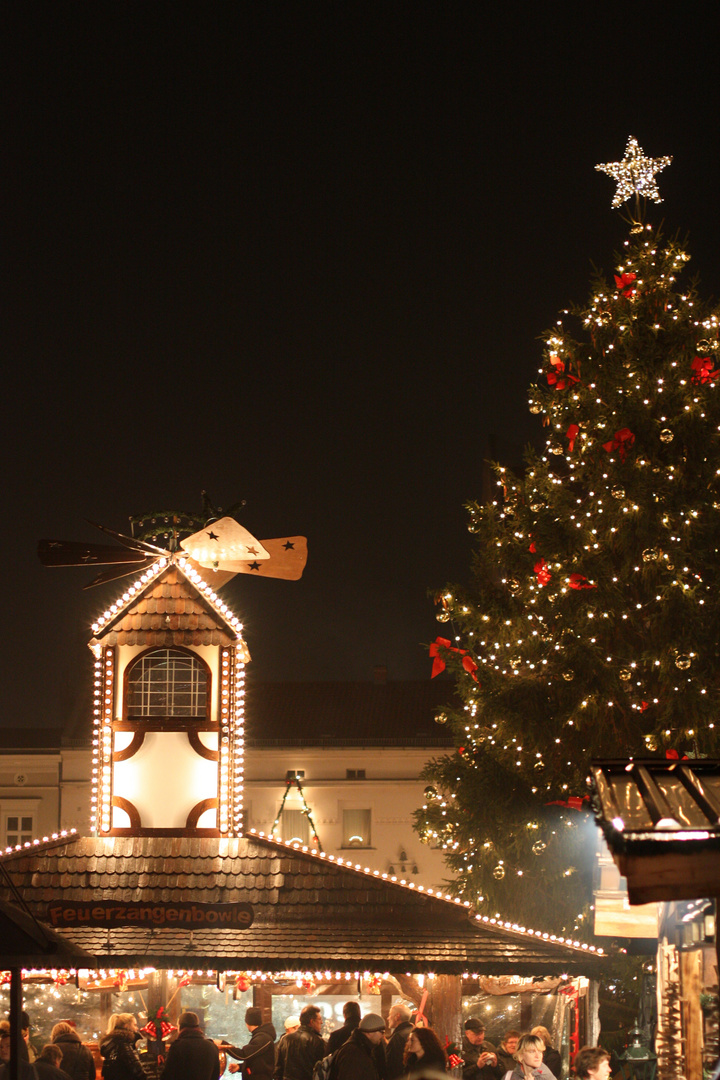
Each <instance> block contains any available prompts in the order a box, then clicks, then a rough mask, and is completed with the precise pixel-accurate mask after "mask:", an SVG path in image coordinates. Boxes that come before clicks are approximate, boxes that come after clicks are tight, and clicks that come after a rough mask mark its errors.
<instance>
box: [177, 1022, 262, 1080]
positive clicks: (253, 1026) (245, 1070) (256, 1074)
mask: <svg viewBox="0 0 720 1080" xmlns="http://www.w3.org/2000/svg"><path fill="white" fill-rule="evenodd" d="M245 1026H246V1027H247V1029H248V1031H249V1032H250V1042H247V1043H245V1045H244V1046H231V1045H230V1043H226V1042H223V1043H221V1044H220V1045H221V1047H222V1049H223V1050H224V1051H225V1053H226V1054H227V1055H228V1057H232V1058H235V1060H236V1061H240V1062H241V1068H242V1074H243V1078H244V1080H249V1078H250V1077H253V1080H272V1075H273V1072H274V1071H275V1039H276V1038H277V1034H276V1032H275V1028H274V1027H273V1025H272V1024H263V1022H262V1012H261V1011H260V1009H258V1008H257V1007H255V1006H254V1005H251V1006H250V1008H249V1009H247V1010H246V1011H245ZM231 1071H232V1066H231ZM163 1080H165V1078H164V1077H163Z"/></svg>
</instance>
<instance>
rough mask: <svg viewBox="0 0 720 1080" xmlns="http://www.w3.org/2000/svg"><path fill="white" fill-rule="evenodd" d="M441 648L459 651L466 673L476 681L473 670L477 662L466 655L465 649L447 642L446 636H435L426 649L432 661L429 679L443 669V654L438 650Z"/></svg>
mask: <svg viewBox="0 0 720 1080" xmlns="http://www.w3.org/2000/svg"><path fill="white" fill-rule="evenodd" d="M441 649H447V651H448V652H456V653H459V654H460V655H461V656H462V666H463V667H464V668H465V671H467V673H468V675H470V677H471V678H473V679H474V680H475V682H477V681H478V680H477V675H476V674H475V672H476V671H477V664H476V663H475V661H474V660H473V658H472V656H468V654H467V649H458V648H456V647H455V646H454V645H453V644H451V642H449V641H448V639H447V638H442V637H439V638H435V640H434V641H433V643H432V645H431V646H430V649H429V650H428V651H429V653H430V658H431V660H432V662H433V666H432V672H431V673H430V678H431V679H434V678H435V676H436V675H439V674H440V672H441V671H444V670H445V660H444V659H443V656H442V654H441V652H440V650H441Z"/></svg>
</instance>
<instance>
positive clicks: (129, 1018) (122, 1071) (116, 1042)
mask: <svg viewBox="0 0 720 1080" xmlns="http://www.w3.org/2000/svg"><path fill="white" fill-rule="evenodd" d="M137 1033H138V1026H137V1020H136V1019H135V1016H134V1015H133V1013H114V1014H113V1015H112V1016H111V1017H110V1024H109V1025H108V1030H107V1033H106V1035H105V1037H104V1039H103V1041H102V1042H101V1043H100V1053H101V1055H102V1058H103V1067H102V1074H103V1080H146V1075H145V1070H144V1069H143V1067H142V1062H141V1061H140V1055H139V1054H138V1052H137V1050H136V1049H135V1040H136V1039H137Z"/></svg>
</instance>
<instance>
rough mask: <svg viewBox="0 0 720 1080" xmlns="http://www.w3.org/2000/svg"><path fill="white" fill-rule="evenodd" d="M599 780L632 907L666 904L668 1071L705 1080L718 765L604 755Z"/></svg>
mask: <svg viewBox="0 0 720 1080" xmlns="http://www.w3.org/2000/svg"><path fill="white" fill-rule="evenodd" d="M592 786H593V802H594V807H595V813H596V817H597V820H598V824H599V825H600V826H601V828H602V830H603V832H604V834H605V838H606V840H607V843H608V847H609V849H610V851H611V852H612V855H613V858H614V860H615V862H616V864H617V866H618V868H619V870H620V873H621V874H622V875H623V876H624V877H625V878H626V879H627V890H628V896H629V899H630V903H631V905H632V904H647V903H650V902H664V903H665V907H664V910H663V912H662V914H661V921H660V935H659V944H658V1020H659V1024H658V1039H657V1042H658V1059H659V1069H660V1072H661V1073H663V1072H665V1073H666V1074H667V1075H674V1074H676V1073H677V1070H678V1068H682V1069H683V1071H684V1075H685V1076H686V1078H687V1080H702V1076H703V1059H705V1064H706V1065H707V1064H708V1062H709V1060H711V1059H714V1058H715V1057H716V1056H717V1029H718V1021H717V1008H718V1006H717V1001H718V970H719V969H720V962H719V961H720V956H719V953H718V946H717V934H716V926H715V912H716V907H717V897H718V896H719V895H720V762H717V761H711V760H688V759H682V760H680V759H677V760H668V759H664V760H663V759H654V758H653V759H648V760H636V761H627V760H620V761H598V762H594V763H593V765H592ZM697 900H700V901H702V902H701V903H699V904H694V905H690V906H688V905H687V904H686V905H683V904H682V902H683V901H697ZM713 999H714V1008H712V1007H711V1005H712V1002H713Z"/></svg>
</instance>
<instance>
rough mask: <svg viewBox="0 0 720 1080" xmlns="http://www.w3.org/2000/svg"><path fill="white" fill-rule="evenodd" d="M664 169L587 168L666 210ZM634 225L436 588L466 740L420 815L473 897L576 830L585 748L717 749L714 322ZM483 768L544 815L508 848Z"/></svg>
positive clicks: (435, 777) (621, 752)
mask: <svg viewBox="0 0 720 1080" xmlns="http://www.w3.org/2000/svg"><path fill="white" fill-rule="evenodd" d="M670 160H671V159H670V158H661V159H646V158H644V155H643V153H642V151H641V150H640V148H639V147H638V145H637V142H636V141H635V140H633V139H631V140H630V141H629V143H628V149H627V151H626V158H625V159H624V161H623V162H618V163H613V165H612V166H609V165H602V166H598V168H599V169H601V170H603V171H605V172H608V173H609V174H610V175H612V176H613V177H614V178H615V179H616V180H617V181H618V191H617V194H616V201H615V202H614V205H620V203H622V202H623V201H625V200H626V199H627V198H628V197H629V196H630V195H632V194H635V195H643V196H645V197H647V198H652V199H654V200H655V201H659V195H658V193H657V188H656V186H655V182H654V176H655V174H656V173H657V172H659V171H660V170H661V169H662V168H664V167H665V166H666V165H668V164H669V163H670ZM631 224H632V229H631V235H630V238H629V239H628V240H627V241H626V243H625V250H624V254H623V258H622V259H621V261H620V263H619V265H618V266H617V267H616V270H615V273H614V282H615V289H611V288H608V287H607V284H606V283H605V282H602V283H601V282H598V285H597V286H596V288H595V289H594V291H593V292H592V294H591V299H590V302H589V304H588V305H587V307H586V308H585V309H584V310H580V311H578V310H574V311H564V312H563V313H562V316H561V318H560V319H559V320H558V322H557V324H556V326H555V328H554V329H553V331H552V332H551V333H550V334H548V335H547V336H546V338H545V341H544V357H543V363H542V366H541V367H540V368H539V376H540V378H539V381H538V383H537V385H535V386H533V387H532V389H531V392H530V395H529V408H530V412H531V413H533V414H534V415H536V416H538V417H539V418H540V419H541V420H542V423H543V426H544V428H545V429H546V431H545V440H544V449H543V450H542V451H539V452H529V453H528V455H527V457H526V463H527V467H526V470H525V472H524V474H522V475H515V474H514V473H513V472H512V471H511V470H508V469H505V468H503V467H501V466H499V465H498V466H496V478H497V484H498V486H499V488H500V489H501V495H500V496H499V497H498V498H496V499H495V500H494V501H493V502H492V503H491V504H489V505H486V506H480V505H478V504H477V503H474V504H470V506H469V508H468V509H469V513H470V517H469V530H470V532H471V533H472V534H473V535H474V536H475V537H476V538H477V544H476V554H475V561H474V566H473V581H472V585H471V587H470V588H468V589H459V588H455V587H452V588H448V589H446V590H443V591H442V592H441V593H440V594H439V595H438V597H437V602H438V609H439V610H438V613H437V617H438V620H439V621H440V622H442V623H448V624H450V625H449V627H448V629H449V630H450V631H451V633H452V638H451V639H450V638H449V639H440V638H438V642H437V643H436V647H437V646H438V645H440V649H439V651H440V655H441V657H442V659H443V663H446V664H447V666H448V667H449V668H451V669H452V670H453V671H454V672H455V673H456V678H457V685H458V691H459V694H460V696H461V698H462V701H463V705H462V707H461V708H459V709H457V708H448V709H446V710H444V711H443V713H442V714H440V715H439V716H438V717H437V719H438V721H439V722H441V723H448V722H449V723H450V725H451V726H452V727H453V729H454V732H455V734H456V737H457V741H458V743H459V744H460V745H459V746H458V752H457V755H456V757H455V758H449V759H445V761H444V762H442V763H437V764H436V765H435V766H434V767H433V766H431V767H429V768H428V769H427V770H426V772H425V776H426V778H427V779H429V780H431V781H433V782H432V783H430V784H428V787H427V788H426V789H425V804H424V806H423V809H422V811H421V812H420V814H419V825H420V828H421V835H422V836H423V838H424V839H425V840H427V841H428V842H432V843H435V844H437V845H439V846H440V847H442V848H443V849H444V850H445V851H446V852H447V853H448V862H449V865H450V866H451V867H452V868H453V869H454V870H456V871H458V872H459V891H460V894H461V895H465V896H470V897H472V898H473V900H475V901H477V902H478V903H481V902H482V900H483V899H485V898H484V897H483V893H487V892H490V893H491V894H492V896H493V897H495V896H496V895H498V894H497V889H496V887H495V888H494V887H492V880H494V881H495V882H498V883H499V882H502V881H503V879H506V880H508V881H509V880H510V878H513V879H517V877H523V876H526V877H527V876H528V874H530V876H531V877H532V875H533V856H535V857H538V858H537V861H536V862H535V864H534V865H535V868H539V867H540V866H542V865H543V857H544V856H545V853H546V852H547V851H548V850H549V848H550V846H551V845H553V846H554V849H555V850H556V851H558V850H560V849H561V848H562V846H563V844H566V843H567V837H568V836H569V834H571V833H572V832H577V831H578V829H579V825H580V823H581V817H580V815H579V814H578V810H579V809H580V807H581V805H582V801H583V796H584V791H585V787H584V778H585V774H586V772H587V765H588V763H589V760H590V758H591V757H599V756H608V757H618V756H621V757H625V756H633V755H635V756H636V755H638V754H643V753H655V752H657V753H663V754H664V753H667V754H668V756H680V755H682V754H685V753H687V754H690V755H706V754H708V753H713V752H717V750H718V748H719V746H718V739H717V730H716V715H717V709H718V684H717V677H716V674H715V671H716V666H717V665H716V658H715V651H714V650H715V645H714V642H715V641H716V640H717V634H716V632H715V626H716V620H717V618H718V617H719V613H718V608H717V602H716V599H715V598H716V596H717V592H718V584H719V583H718V578H717V573H716V571H715V567H716V566H718V565H720V564H719V563H718V558H717V556H718V539H717V537H718V536H719V535H720V532H719V529H720V468H718V467H717V463H718V461H719V460H720V453H719V450H720V440H719V438H718V434H719V433H720V399H719V398H718V393H720V341H719V334H718V329H719V324H720V320H719V318H718V313H717V312H716V311H715V310H709V309H708V308H707V306H706V305H704V304H703V303H702V302H701V301H700V300H699V299H698V297H697V295H696V293H695V291H694V289H679V288H678V286H677V280H678V277H679V275H680V274H681V272H682V270H683V268H684V267H685V265H686V263H687V261H688V258H689V256H688V254H687V252H686V251H685V250H683V248H682V247H681V246H680V245H679V244H678V243H676V242H675V241H670V242H667V243H666V242H664V241H663V239H662V237H661V235H660V233H659V231H658V230H655V229H653V228H652V227H651V226H649V225H644V224H640V223H639V222H638V221H637V220H636V219H633V221H632V222H631ZM571 323H572V324H573V325H574V326H575V327H577V328H576V329H575V330H573V329H572V327H571ZM574 335H577V336H574ZM442 641H446V644H445V645H442V644H440V643H441V642H442ZM493 765H494V766H495V767H496V768H497V769H498V770H500V771H501V772H502V775H503V776H507V782H508V784H510V785H513V784H519V785H520V788H519V789H518V790H520V791H523V792H527V798H526V796H525V795H523V798H524V799H526V801H527V799H529V798H530V797H532V798H533V799H534V800H535V802H536V806H537V810H536V812H532V811H529V810H527V809H526V810H525V812H524V813H523V812H522V810H521V809H518V812H517V814H516V816H515V819H514V820H508V821H507V823H506V824H507V831H506V835H505V836H504V837H503V836H502V831H501V829H500V828H499V827H498V825H497V821H495V820H492V819H491V817H490V815H485V816H484V817H483V815H482V808H481V807H482V792H483V788H482V783H486V782H487V781H488V779H490V780H492V766H493ZM473 773H474V774H476V777H477V778H476V779H474V778H473ZM513 775H515V776H516V777H517V780H516V781H514V780H513V779H512V777H513ZM480 778H481V779H480ZM481 780H482V783H481ZM499 794H500V797H501V798H502V792H501V793H499ZM473 799H474V800H476V801H478V800H480V819H481V820H480V822H478V813H477V812H476V811H475V810H470V812H469V807H470V806H471V804H472V800H473ZM491 805H492V803H491ZM548 806H553V807H554V808H557V807H559V809H554V810H553V814H552V828H550V827H549V825H548V815H547V810H546V808H547V807H548ZM494 815H495V818H498V817H499V814H498V811H497V809H496V808H495V809H494ZM485 834H487V835H485ZM521 834H522V835H521ZM563 835H564V837H565V839H563ZM525 853H527V854H528V855H529V856H530V861H529V862H528V861H527V859H526V858H525ZM575 872H576V868H575V867H573V866H572V865H567V866H566V868H565V870H564V871H563V874H564V876H566V877H572V876H573V874H574V873H575ZM491 879H492V880H491ZM585 917H586V915H585V914H584V913H583V912H582V911H580V910H578V911H577V913H576V914H575V925H578V924H579V922H581V920H582V919H583V918H585Z"/></svg>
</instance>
